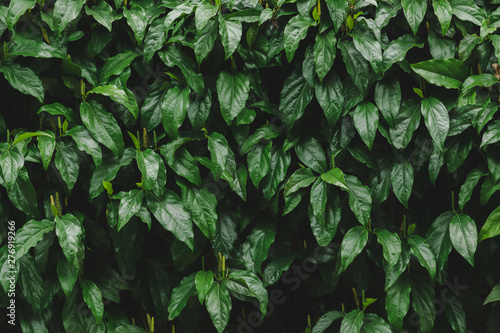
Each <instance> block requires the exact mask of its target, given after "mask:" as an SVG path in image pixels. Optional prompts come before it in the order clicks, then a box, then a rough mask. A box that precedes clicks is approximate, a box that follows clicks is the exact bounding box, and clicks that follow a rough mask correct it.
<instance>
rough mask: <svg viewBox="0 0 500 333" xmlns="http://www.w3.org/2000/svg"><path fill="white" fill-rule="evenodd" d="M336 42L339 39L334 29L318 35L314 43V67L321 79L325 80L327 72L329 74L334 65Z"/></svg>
mask: <svg viewBox="0 0 500 333" xmlns="http://www.w3.org/2000/svg"><path fill="white" fill-rule="evenodd" d="M336 42H337V39H336V38H335V33H334V32H333V31H332V30H330V31H328V32H326V33H322V34H317V35H316V40H315V43H314V68H315V69H316V73H317V74H318V77H319V80H320V81H323V79H324V77H325V76H326V74H328V72H329V71H330V69H331V68H332V67H333V61H334V60H335V53H336V47H335V44H336Z"/></svg>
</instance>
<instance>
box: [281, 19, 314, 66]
mask: <svg viewBox="0 0 500 333" xmlns="http://www.w3.org/2000/svg"><path fill="white" fill-rule="evenodd" d="M312 23H313V22H312V20H311V19H307V18H305V17H303V16H302V15H296V16H294V17H292V19H291V20H290V21H288V23H287V25H286V26H285V31H284V36H283V44H284V46H285V53H286V58H287V60H288V62H291V61H292V59H293V56H294V55H295V51H296V50H297V48H298V47H299V43H300V41H301V40H303V39H304V38H305V37H306V35H307V30H309V27H310V26H311V25H312Z"/></svg>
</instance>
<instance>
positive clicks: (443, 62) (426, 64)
mask: <svg viewBox="0 0 500 333" xmlns="http://www.w3.org/2000/svg"><path fill="white" fill-rule="evenodd" d="M411 68H412V69H413V71H415V73H417V74H419V75H420V76H422V77H423V78H424V79H425V80H426V81H427V82H429V83H432V84H435V85H437V86H441V87H445V88H447V89H460V88H461V87H462V83H463V82H464V81H465V79H467V77H468V73H469V68H468V67H467V66H466V65H465V64H464V63H463V62H462V61H460V60H458V59H454V58H445V59H433V60H427V61H422V62H419V63H416V64H412V65H411Z"/></svg>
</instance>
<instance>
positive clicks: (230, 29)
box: [197, 9, 243, 60]
mask: <svg viewBox="0 0 500 333" xmlns="http://www.w3.org/2000/svg"><path fill="white" fill-rule="evenodd" d="M198 10H199V9H198ZM197 12H198V11H197ZM219 20H220V23H219V34H220V37H221V42H222V46H224V51H225V52H226V56H225V59H226V60H227V59H229V57H230V56H231V55H232V54H233V53H234V51H235V50H236V48H237V47H238V44H239V43H240V40H241V36H242V34H243V28H242V27H241V22H234V21H226V20H224V18H222V17H220V18H219Z"/></svg>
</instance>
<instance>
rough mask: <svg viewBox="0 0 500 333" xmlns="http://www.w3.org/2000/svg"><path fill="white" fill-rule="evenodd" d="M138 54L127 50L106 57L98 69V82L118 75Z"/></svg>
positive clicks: (103, 81) (106, 80)
mask: <svg viewBox="0 0 500 333" xmlns="http://www.w3.org/2000/svg"><path fill="white" fill-rule="evenodd" d="M138 56H139V55H138V54H137V53H135V52H132V51H127V52H123V53H119V54H117V55H116V56H114V57H111V58H107V59H106V62H105V63H104V65H103V66H102V68H101V69H100V71H99V82H100V83H101V84H102V83H107V82H108V81H109V78H110V77H111V76H113V75H120V74H121V73H122V72H123V71H124V70H125V69H127V67H129V66H130V64H131V63H132V61H134V59H135V58H137V57H138Z"/></svg>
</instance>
